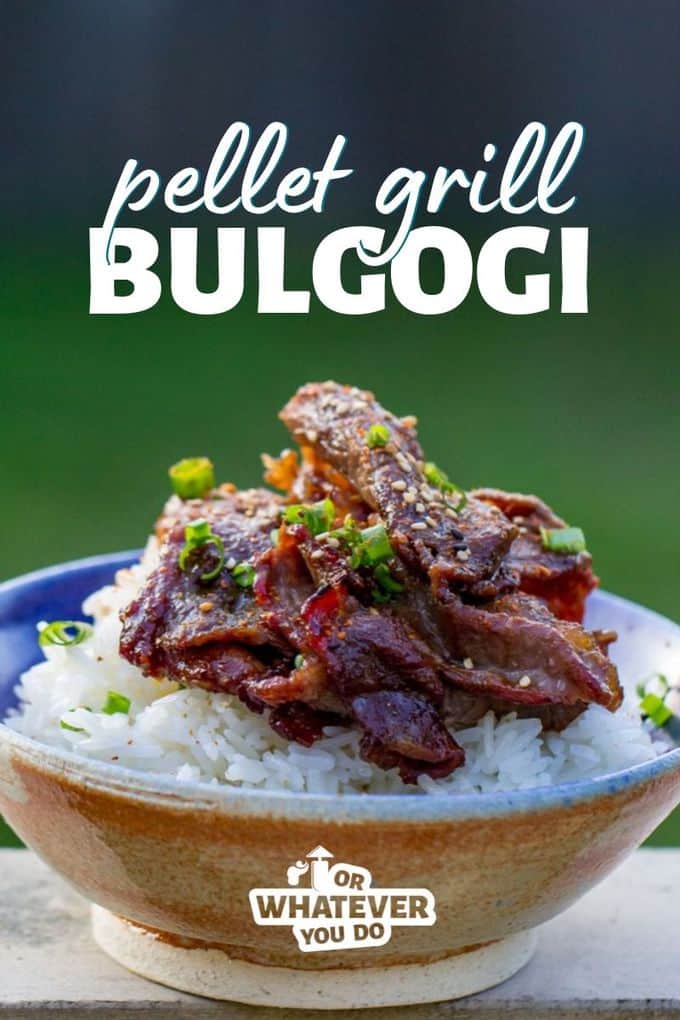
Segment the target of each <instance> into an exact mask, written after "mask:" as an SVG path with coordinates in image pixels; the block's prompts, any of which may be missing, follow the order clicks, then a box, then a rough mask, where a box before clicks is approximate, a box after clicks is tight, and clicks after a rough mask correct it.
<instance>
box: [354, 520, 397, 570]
mask: <svg viewBox="0 0 680 1020" xmlns="http://www.w3.org/2000/svg"><path fill="white" fill-rule="evenodd" d="M393 556H394V549H393V548H392V546H391V545H390V540H389V538H388V537H387V532H386V531H385V526H384V524H373V525H371V527H370V528H364V529H363V530H362V531H361V532H360V533H359V541H358V542H357V544H356V545H355V546H354V549H353V550H352V556H351V559H350V566H351V567H352V568H353V569H356V568H357V567H375V566H377V564H379V563H385V562H386V561H387V560H391V559H392V557H393Z"/></svg>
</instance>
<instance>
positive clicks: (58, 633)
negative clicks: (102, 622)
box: [38, 620, 92, 647]
mask: <svg viewBox="0 0 680 1020" xmlns="http://www.w3.org/2000/svg"><path fill="white" fill-rule="evenodd" d="M91 633H92V627H91V625H90V624H89V623H82V622H81V621H80V620H53V621H52V623H48V624H47V626H45V627H43V628H42V630H41V631H40V634H39V637H38V643H39V644H41V645H61V646H62V647H68V646H69V645H79V644H81V643H82V642H83V641H85V639H86V638H88V637H89V636H90V634H91Z"/></svg>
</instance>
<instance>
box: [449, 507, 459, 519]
mask: <svg viewBox="0 0 680 1020" xmlns="http://www.w3.org/2000/svg"><path fill="white" fill-rule="evenodd" d="M446 516H447V517H450V518H451V519H452V520H454V521H455V519H456V517H457V516H458V514H457V513H456V511H455V510H452V509H451V507H450V506H447V508H446Z"/></svg>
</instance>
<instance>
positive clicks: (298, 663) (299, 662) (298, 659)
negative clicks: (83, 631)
mask: <svg viewBox="0 0 680 1020" xmlns="http://www.w3.org/2000/svg"><path fill="white" fill-rule="evenodd" d="M304 664H305V657H304V655H303V654H302V652H298V654H297V655H296V656H295V658H294V659H293V665H294V666H295V668H296V669H300V668H301V667H302V666H304Z"/></svg>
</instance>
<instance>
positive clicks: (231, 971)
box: [92, 905, 537, 1010]
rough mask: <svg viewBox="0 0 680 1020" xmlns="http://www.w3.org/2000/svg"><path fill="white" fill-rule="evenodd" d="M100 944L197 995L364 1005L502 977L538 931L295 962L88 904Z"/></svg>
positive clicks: (457, 990)
mask: <svg viewBox="0 0 680 1020" xmlns="http://www.w3.org/2000/svg"><path fill="white" fill-rule="evenodd" d="M92 931H93V934H94V937H95V940H96V942H97V944H98V945H99V946H100V948H101V949H103V950H104V952H105V953H107V954H108V955H109V956H111V957H113V959H114V960H116V961H117V962H118V963H120V964H122V965H123V966H124V967H127V968H128V970H131V971H134V972H135V973H136V974H140V975H141V976H142V977H145V978H149V979H150V980H151V981H157V982H158V983H159V984H162V985H168V986H169V987H170V988H177V989H179V990H181V991H184V992H192V993H193V994H194V995H203V996H206V997H208V998H210V999H226V1000H230V1001H232V1002H242V1003H246V1004H248V1005H250V1006H275V1007H281V1008H284V1007H285V1008H289V1009H315V1010H321V1009H367V1008H372V1007H377V1006H407V1005H416V1004H419V1003H425V1002H442V1001H445V1000H449V999H460V998H463V997H464V996H466V995H473V994H474V993H475V992H481V991H483V990H484V989H485V988H491V987H492V986H493V985H497V984H500V982H501V981H505V980H507V978H509V977H512V975H513V974H516V973H517V971H518V970H520V968H521V967H523V966H524V965H525V964H526V963H528V961H529V960H530V959H531V957H532V955H533V952H534V950H535V948H536V941H537V938H536V933H535V931H524V932H519V933H517V934H515V935H510V936H509V937H508V938H504V939H500V940H498V941H497V942H490V943H488V944H487V945H484V946H481V947H479V948H477V949H468V950H465V951H463V952H461V953H457V954H455V955H454V956H447V957H445V958H444V959H442V960H437V961H435V962H433V963H416V964H406V965H395V966H391V967H362V968H361V970H360V971H359V972H358V971H357V970H355V969H354V968H349V969H347V968H337V967H336V968H334V967H332V966H331V967H329V968H328V969H326V970H294V969H293V968H290V967H266V966H263V965H262V964H257V963H249V962H248V961H246V960H239V959H235V958H234V957H231V956H229V955H228V954H227V953H226V952H224V951H223V950H221V949H218V948H215V947H214V946H207V945H205V946H204V945H202V944H201V943H200V942H199V941H194V942H193V944H192V945H191V947H188V945H187V944H186V943H187V941H188V940H183V942H184V944H182V945H179V944H178V942H177V939H176V937H173V936H171V935H169V936H168V937H167V938H165V937H164V936H163V933H160V932H156V931H153V930H152V929H149V928H145V927H144V926H143V925H141V924H136V923H133V922H131V921H127V920H125V919H124V918H122V917H118V916H117V915H116V914H113V913H111V912H110V911H108V910H105V909H104V908H103V907H98V906H96V905H93V906H92Z"/></svg>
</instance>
